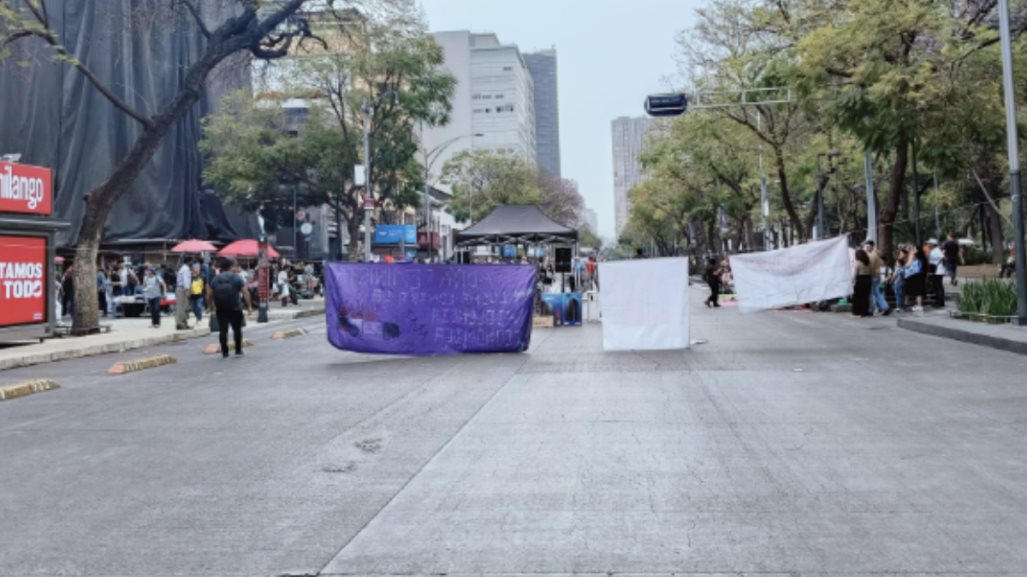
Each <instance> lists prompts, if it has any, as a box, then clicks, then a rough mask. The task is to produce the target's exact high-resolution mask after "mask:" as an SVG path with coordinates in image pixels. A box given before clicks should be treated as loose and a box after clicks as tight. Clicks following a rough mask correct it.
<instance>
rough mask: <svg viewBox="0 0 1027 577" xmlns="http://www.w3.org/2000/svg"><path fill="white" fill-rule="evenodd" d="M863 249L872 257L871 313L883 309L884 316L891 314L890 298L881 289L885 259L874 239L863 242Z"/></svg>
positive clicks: (868, 256) (869, 257)
mask: <svg viewBox="0 0 1027 577" xmlns="http://www.w3.org/2000/svg"><path fill="white" fill-rule="evenodd" d="M863 250H864V251H866V253H867V258H868V259H870V314H873V313H874V311H881V315H882V316H888V315H890V314H891V308H890V307H889V306H888V299H886V298H884V291H883V290H881V269H882V268H884V267H885V264H884V259H883V258H882V257H881V254H880V253H879V252H877V246H876V245H875V244H874V241H873V240H870V239H867V241H866V242H865V243H863Z"/></svg>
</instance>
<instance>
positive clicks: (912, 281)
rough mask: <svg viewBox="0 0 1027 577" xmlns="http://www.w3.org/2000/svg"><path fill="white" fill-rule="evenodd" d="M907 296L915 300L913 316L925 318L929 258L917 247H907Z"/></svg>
mask: <svg viewBox="0 0 1027 577" xmlns="http://www.w3.org/2000/svg"><path fill="white" fill-rule="evenodd" d="M906 248H907V250H908V251H909V252H908V254H907V256H906V283H905V292H906V295H907V296H909V297H912V298H913V302H915V303H916V304H915V305H913V314H914V315H916V316H923V314H924V295H926V294H927V256H926V255H925V254H924V251H922V250H918V249H917V247H915V246H908V247H906Z"/></svg>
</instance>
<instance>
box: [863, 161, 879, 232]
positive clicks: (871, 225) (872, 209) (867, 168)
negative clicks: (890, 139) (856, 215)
mask: <svg viewBox="0 0 1027 577" xmlns="http://www.w3.org/2000/svg"><path fill="white" fill-rule="evenodd" d="M863 175H864V177H865V178H866V182H867V186H866V188H867V239H868V240H872V241H874V244H875V245H876V244H877V199H876V198H875V196H874V155H873V154H871V153H870V149H867V151H866V152H865V153H864V155H863Z"/></svg>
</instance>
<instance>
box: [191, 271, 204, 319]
mask: <svg viewBox="0 0 1027 577" xmlns="http://www.w3.org/2000/svg"><path fill="white" fill-rule="evenodd" d="M206 284H207V283H206V282H205V281H204V280H203V271H201V270H200V263H198V262H194V263H193V268H192V280H190V281H189V308H190V309H191V310H192V312H193V315H195V316H196V326H200V322H201V321H203V305H204V301H206V299H205V298H203V295H205V294H206V293H207V287H206Z"/></svg>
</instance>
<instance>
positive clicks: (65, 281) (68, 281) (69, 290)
mask: <svg viewBox="0 0 1027 577" xmlns="http://www.w3.org/2000/svg"><path fill="white" fill-rule="evenodd" d="M74 268H75V265H71V264H69V265H68V268H66V269H64V276H63V277H62V278H61V313H62V314H64V315H65V316H74V315H75V272H74Z"/></svg>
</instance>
